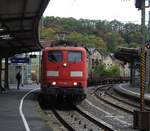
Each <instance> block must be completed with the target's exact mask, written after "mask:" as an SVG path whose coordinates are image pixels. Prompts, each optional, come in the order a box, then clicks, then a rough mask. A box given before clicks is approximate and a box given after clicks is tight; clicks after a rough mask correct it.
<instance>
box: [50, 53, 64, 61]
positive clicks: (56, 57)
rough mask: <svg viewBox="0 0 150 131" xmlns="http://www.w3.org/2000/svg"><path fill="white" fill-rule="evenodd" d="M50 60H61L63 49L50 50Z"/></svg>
mask: <svg viewBox="0 0 150 131" xmlns="http://www.w3.org/2000/svg"><path fill="white" fill-rule="evenodd" d="M48 60H49V61H50V62H61V61H62V52H61V51H49V52H48Z"/></svg>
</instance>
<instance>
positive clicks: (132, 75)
mask: <svg viewBox="0 0 150 131" xmlns="http://www.w3.org/2000/svg"><path fill="white" fill-rule="evenodd" d="M130 76H131V85H132V86H133V87H134V86H135V67H134V64H133V63H131V71H130Z"/></svg>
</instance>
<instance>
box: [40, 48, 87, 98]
mask: <svg viewBox="0 0 150 131" xmlns="http://www.w3.org/2000/svg"><path fill="white" fill-rule="evenodd" d="M86 62H87V54H86V50H85V49H84V48H83V47H46V48H45V49H43V53H42V65H41V66H42V67H41V71H42V72H41V91H42V93H43V94H44V95H45V96H54V97H59V96H61V97H63V98H64V97H68V96H70V97H72V98H75V99H76V98H80V99H81V100H83V99H84V98H85V97H86V88H87V66H86Z"/></svg>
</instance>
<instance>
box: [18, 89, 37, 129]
mask: <svg viewBox="0 0 150 131" xmlns="http://www.w3.org/2000/svg"><path fill="white" fill-rule="evenodd" d="M36 90H39V88H36V89H33V90H30V91H29V92H27V93H26V94H25V95H24V96H23V97H22V99H21V100H20V106H19V113H20V116H21V118H22V121H23V123H24V126H25V129H26V131H30V128H29V125H28V123H27V120H26V118H25V116H24V114H23V111H22V105H23V102H24V99H25V98H26V97H27V96H28V95H29V94H30V93H31V92H34V91H36Z"/></svg>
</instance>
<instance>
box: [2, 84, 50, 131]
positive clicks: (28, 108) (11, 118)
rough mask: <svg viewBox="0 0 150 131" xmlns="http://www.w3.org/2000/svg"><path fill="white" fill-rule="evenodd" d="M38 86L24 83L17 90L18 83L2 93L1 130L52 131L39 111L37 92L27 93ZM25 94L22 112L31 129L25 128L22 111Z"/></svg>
mask: <svg viewBox="0 0 150 131" xmlns="http://www.w3.org/2000/svg"><path fill="white" fill-rule="evenodd" d="M37 88H39V86H38V85H24V86H23V87H20V90H17V89H16V85H10V89H9V90H8V91H7V92H6V93H0V131H51V129H50V128H49V127H46V124H45V122H44V120H43V119H42V118H41V116H40V114H39V113H38V110H37V108H38V107H37V106H38V104H37V92H32V93H30V94H28V95H27V93H29V91H31V90H32V89H37ZM25 94H26V97H25V98H24V101H23V103H22V113H23V115H24V117H25V119H26V122H27V124H28V127H29V129H28V128H25V127H26V126H25V124H24V123H25V121H24V120H23V119H22V116H21V115H22V114H21V112H20V111H21V110H20V107H21V101H22V98H23V96H25Z"/></svg>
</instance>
